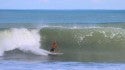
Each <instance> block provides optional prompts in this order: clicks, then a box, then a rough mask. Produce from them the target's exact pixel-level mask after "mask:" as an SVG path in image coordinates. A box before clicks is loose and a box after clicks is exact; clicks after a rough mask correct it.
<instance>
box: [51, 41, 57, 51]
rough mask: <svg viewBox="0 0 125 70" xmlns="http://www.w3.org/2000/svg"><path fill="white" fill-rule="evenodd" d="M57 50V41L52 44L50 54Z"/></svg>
mask: <svg viewBox="0 0 125 70" xmlns="http://www.w3.org/2000/svg"><path fill="white" fill-rule="evenodd" d="M56 49H57V43H56V41H54V42H53V43H52V46H51V49H50V52H56Z"/></svg>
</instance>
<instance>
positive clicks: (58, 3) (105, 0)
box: [0, 0, 125, 10]
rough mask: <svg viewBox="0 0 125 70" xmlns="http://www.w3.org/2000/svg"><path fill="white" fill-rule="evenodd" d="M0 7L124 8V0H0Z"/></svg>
mask: <svg viewBox="0 0 125 70" xmlns="http://www.w3.org/2000/svg"><path fill="white" fill-rule="evenodd" d="M0 9H115V10H117V9H122V10H125V0H0Z"/></svg>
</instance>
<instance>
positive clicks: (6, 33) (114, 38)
mask: <svg viewBox="0 0 125 70" xmlns="http://www.w3.org/2000/svg"><path fill="white" fill-rule="evenodd" d="M53 40H56V41H57V43H58V46H59V51H60V52H62V53H64V54H63V55H62V56H60V57H58V58H55V57H53V58H52V60H53V59H56V60H58V59H59V60H60V59H63V58H64V60H78V61H79V60H80V61H83V60H84V61H91V60H105V61H108V60H116V61H118V60H119V61H120V60H124V59H125V56H124V53H125V51H124V50H125V29H123V28H115V27H83V28H81V27H80V28H79V27H69V28H68V27H60V26H59V27H58V26H56V27H55V26H54V27H51V26H44V27H42V28H40V29H26V28H11V29H1V30H0V55H1V56H3V55H4V53H5V52H13V53H18V52H17V51H19V50H20V51H21V52H20V53H21V54H23V53H32V54H35V55H46V56H47V55H48V54H49V53H50V52H48V51H47V50H49V49H50V46H51V43H52V41H53ZM15 50H16V51H15ZM13 53H12V54H13ZM5 54H6V53H5ZM7 54H8V53H7ZM9 55H10V54H9ZM17 55H18V54H17ZM17 55H15V56H17ZM74 55H76V56H74ZM17 57H18V56H17ZM33 57H34V56H33ZM45 59H48V58H45ZM49 59H51V58H49Z"/></svg>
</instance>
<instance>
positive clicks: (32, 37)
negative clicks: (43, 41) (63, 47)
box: [0, 28, 49, 56]
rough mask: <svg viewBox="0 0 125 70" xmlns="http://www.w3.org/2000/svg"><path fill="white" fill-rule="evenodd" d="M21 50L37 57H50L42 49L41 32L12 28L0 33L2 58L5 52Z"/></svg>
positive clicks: (0, 53) (0, 54)
mask: <svg viewBox="0 0 125 70" xmlns="http://www.w3.org/2000/svg"><path fill="white" fill-rule="evenodd" d="M14 49H19V50H21V51H24V52H29V51H30V52H32V53H34V54H37V55H48V53H49V52H47V51H46V50H44V49H40V35H39V30H35V29H34V30H28V29H25V28H21V29H17V28H12V29H9V30H4V31H1V32H0V56H2V55H3V54H4V52H5V51H10V50H14Z"/></svg>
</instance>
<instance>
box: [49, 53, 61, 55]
mask: <svg viewBox="0 0 125 70" xmlns="http://www.w3.org/2000/svg"><path fill="white" fill-rule="evenodd" d="M62 54H63V53H55V52H51V53H49V55H62Z"/></svg>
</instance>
